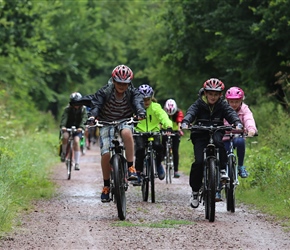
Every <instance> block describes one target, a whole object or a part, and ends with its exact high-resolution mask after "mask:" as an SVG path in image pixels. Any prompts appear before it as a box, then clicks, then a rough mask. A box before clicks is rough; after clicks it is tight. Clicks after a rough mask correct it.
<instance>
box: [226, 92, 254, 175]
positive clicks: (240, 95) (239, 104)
mask: <svg viewBox="0 0 290 250" xmlns="http://www.w3.org/2000/svg"><path fill="white" fill-rule="evenodd" d="M225 97H226V100H227V102H228V103H229V104H230V106H231V107H232V108H233V109H234V110H235V111H236V112H237V114H238V116H239V118H240V120H241V121H242V124H243V126H244V130H245V132H246V133H247V134H248V136H250V137H252V136H254V135H255V134H256V133H258V130H257V128H256V123H255V120H254V117H253V113H252V111H251V110H250V109H249V107H248V105H246V104H245V103H244V102H243V100H244V99H245V94H244V91H243V90H242V89H241V88H239V87H231V88H230V89H228V90H227V91H226V95H225ZM224 123H225V125H228V124H229V123H228V122H227V121H226V120H225V121H224ZM233 143H234V147H235V148H236V149H237V156H238V171H239V175H240V176H241V177H242V178H247V177H248V172H247V171H246V167H245V166H244V158H245V150H246V143H245V139H244V138H243V137H236V138H234V140H233ZM224 144H225V147H226V150H229V147H230V142H229V138H228V137H225V138H224Z"/></svg>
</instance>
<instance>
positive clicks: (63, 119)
mask: <svg viewBox="0 0 290 250" xmlns="http://www.w3.org/2000/svg"><path fill="white" fill-rule="evenodd" d="M68 110H69V106H67V107H65V109H64V110H63V113H62V116H61V120H60V125H59V126H60V128H61V129H63V128H65V127H66V124H67V120H68Z"/></svg>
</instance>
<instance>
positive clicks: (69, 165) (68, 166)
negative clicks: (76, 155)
mask: <svg viewBox="0 0 290 250" xmlns="http://www.w3.org/2000/svg"><path fill="white" fill-rule="evenodd" d="M66 132H68V133H69V137H68V143H67V147H66V155H65V164H66V169H67V179H68V180H70V179H71V169H72V164H73V142H74V137H73V134H74V133H75V132H77V128H76V127H75V126H72V127H71V128H67V129H66Z"/></svg>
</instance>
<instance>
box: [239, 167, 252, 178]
mask: <svg viewBox="0 0 290 250" xmlns="http://www.w3.org/2000/svg"><path fill="white" fill-rule="evenodd" d="M238 171H239V176H241V177H242V178H247V177H248V175H249V174H248V172H247V170H246V167H245V166H239V167H238Z"/></svg>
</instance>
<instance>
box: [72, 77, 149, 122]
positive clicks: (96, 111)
mask: <svg viewBox="0 0 290 250" xmlns="http://www.w3.org/2000/svg"><path fill="white" fill-rule="evenodd" d="M114 89H115V86H114V84H113V81H112V78H110V79H109V81H108V83H107V84H106V85H105V86H103V87H102V88H100V89H99V90H98V91H97V92H96V93H95V94H91V95H86V96H84V97H82V98H81V99H80V100H77V101H74V102H73V103H78V104H81V105H86V106H88V107H90V108H91V111H90V112H91V115H92V116H94V117H96V118H97V117H98V116H99V115H100V112H101V110H102V108H103V106H104V104H105V103H106V102H107V101H108V100H109V99H110V98H111V96H112V94H113V93H114ZM125 95H126V98H128V99H129V103H130V105H131V108H132V114H139V113H143V114H145V108H144V101H143V97H142V95H141V94H140V93H139V91H138V89H136V88H134V86H133V84H132V83H130V84H129V87H128V89H127V90H126V92H125ZM124 118H125V117H124Z"/></svg>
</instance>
